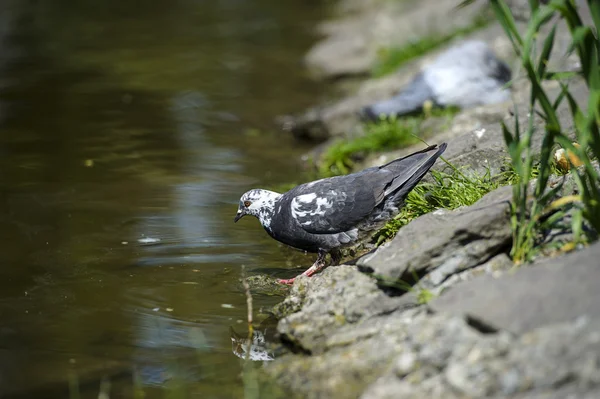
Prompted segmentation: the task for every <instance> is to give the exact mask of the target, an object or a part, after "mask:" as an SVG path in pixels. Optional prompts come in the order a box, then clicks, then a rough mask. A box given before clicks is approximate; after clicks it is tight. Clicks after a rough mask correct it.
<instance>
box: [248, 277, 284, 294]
mask: <svg viewBox="0 0 600 399" xmlns="http://www.w3.org/2000/svg"><path fill="white" fill-rule="evenodd" d="M246 281H247V282H248V286H249V287H250V291H251V292H252V293H253V294H262V295H279V296H284V295H285V294H287V292H288V291H289V289H288V287H287V286H285V285H283V284H280V283H279V281H278V279H276V278H273V277H271V276H267V275H264V274H256V275H252V276H248V277H246ZM238 289H239V290H240V291H242V292H243V291H244V287H243V284H242V280H241V279H240V280H239V281H238Z"/></svg>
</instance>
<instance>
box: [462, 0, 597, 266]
mask: <svg viewBox="0 0 600 399" xmlns="http://www.w3.org/2000/svg"><path fill="white" fill-rule="evenodd" d="M472 1H473V0H467V1H465V2H464V4H467V3H470V2H472ZM587 2H588V6H589V8H590V10H591V16H592V21H593V24H594V25H595V26H589V25H585V24H584V23H583V22H582V19H581V16H580V15H579V12H578V7H577V5H576V3H575V1H574V0H552V1H550V2H549V3H548V4H547V5H542V4H540V2H539V1H538V0H530V1H529V5H530V10H531V18H530V19H529V23H528V26H527V28H526V30H525V32H524V33H523V34H521V32H519V30H518V29H517V25H516V22H515V19H514V17H513V15H512V13H511V10H510V8H509V7H508V6H507V4H506V2H505V1H504V0H490V3H491V6H492V9H493V10H494V13H495V15H496V19H497V20H498V22H499V23H500V24H501V25H502V27H503V29H504V31H505V33H506V35H507V36H508V38H509V39H510V42H511V44H512V46H513V49H514V51H515V53H516V54H517V55H518V56H519V59H520V62H521V64H522V67H523V70H524V71H525V73H526V76H527V79H528V80H529V82H530V83H531V91H530V101H529V108H530V112H529V116H528V119H527V121H523V123H521V121H519V118H518V114H517V113H515V121H514V125H513V126H511V127H509V126H507V125H506V124H505V123H504V122H503V123H502V130H503V135H504V140H505V142H506V146H507V148H508V152H509V154H510V157H511V161H512V164H513V165H514V168H515V171H516V173H517V174H518V175H519V179H518V182H517V183H516V184H515V185H514V186H513V187H514V190H513V201H512V218H511V225H512V230H513V246H512V250H511V256H512V258H513V261H514V262H515V263H517V264H521V263H525V262H528V261H530V260H531V259H532V257H533V254H534V253H535V251H536V237H537V236H538V235H539V232H540V230H541V229H543V228H548V223H549V222H551V221H553V222H558V221H560V220H561V218H564V216H565V215H566V212H567V209H566V208H565V207H567V206H568V207H572V206H573V205H576V207H577V209H575V211H574V216H573V218H572V220H573V222H572V230H573V232H574V233H575V236H576V237H577V236H578V235H579V234H577V232H581V231H583V230H584V228H583V223H584V221H585V222H586V223H587V224H589V226H591V227H592V228H593V230H595V233H596V235H597V233H598V232H600V175H599V173H598V171H597V170H596V169H595V168H594V165H593V164H592V159H593V158H596V159H597V158H598V157H599V156H600V129H599V124H600V40H599V38H598V32H600V2H598V1H597V0H587ZM556 16H559V17H560V19H562V20H564V21H565V22H566V24H567V26H568V28H569V32H570V34H571V39H572V42H571V50H572V52H574V53H576V55H577V56H578V58H579V63H580V65H581V71H580V73H579V76H580V77H581V78H582V79H583V81H584V82H585V84H586V85H587V87H588V88H589V97H588V103H587V109H584V108H581V107H580V106H579V105H578V104H577V102H576V101H575V99H574V98H573V95H572V93H571V92H570V91H569V87H568V82H569V81H568V80H567V78H570V77H572V73H565V72H561V71H550V70H548V60H549V59H550V56H551V54H552V49H553V47H554V38H555V34H556V28H557V25H556V22H554V26H552V27H551V29H550V30H549V33H548V34H547V35H544V36H542V35H541V34H540V32H541V31H542V29H543V28H544V26H545V25H546V24H548V23H550V22H551V21H556V20H557V18H555V17H556ZM538 40H543V41H542V42H541V44H542V47H541V51H540V52H539V54H538V53H537V50H536V49H537V46H536V44H537V41H538ZM547 80H555V81H558V83H559V85H560V87H561V93H560V94H559V96H558V97H557V98H555V99H551V98H550V96H549V94H548V93H547V92H546V89H544V87H543V82H544V81H547ZM565 101H566V103H567V105H568V107H569V110H570V115H571V117H572V118H571V122H572V124H573V125H574V130H575V135H576V143H577V144H578V145H574V143H573V140H572V138H571V137H569V136H568V135H567V134H566V133H565V131H564V129H563V128H562V126H561V122H560V120H559V118H558V112H557V110H558V108H559V106H560V105H561V104H562V103H563V102H565ZM536 115H537V116H539V117H541V118H542V120H543V124H542V126H536V123H534V122H535V121H534V117H535V116H536ZM534 135H542V139H543V146H542V151H541V154H540V156H539V163H538V165H539V166H538V168H539V170H538V176H537V180H536V183H535V186H534V188H533V190H530V180H531V177H530V176H531V171H532V170H533V168H534V150H533V148H532V143H533V140H532V138H533V136H534ZM556 147H562V148H563V149H564V150H566V151H567V152H569V153H571V154H573V155H575V156H576V157H577V158H578V160H580V161H581V164H582V166H581V167H580V168H575V167H571V168H570V172H569V173H571V175H572V176H573V178H574V180H575V181H576V183H577V187H578V192H579V193H580V194H579V195H578V196H574V197H572V198H571V199H570V201H567V202H565V201H563V202H559V203H558V205H557V202H555V197H556V194H557V193H558V192H559V190H560V189H561V187H560V185H559V186H557V187H554V188H550V187H548V179H549V176H550V175H551V174H552V172H553V170H552V162H551V159H552V157H553V155H554V149H555V148H556ZM531 191H533V192H531ZM548 210H551V212H552V214H551V215H550V216H548Z"/></svg>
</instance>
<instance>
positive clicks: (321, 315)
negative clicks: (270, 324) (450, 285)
mask: <svg viewBox="0 0 600 399" xmlns="http://www.w3.org/2000/svg"><path fill="white" fill-rule="evenodd" d="M413 306H415V303H414V301H411V300H407V299H404V298H403V297H390V296H388V295H386V294H385V293H384V292H383V291H382V290H381V289H379V288H378V287H377V283H376V281H375V280H374V279H373V278H371V277H369V276H367V275H365V274H364V273H361V272H359V271H358V269H357V268H356V267H355V266H334V267H329V268H327V269H325V271H323V272H322V273H320V274H318V275H316V276H314V277H311V278H306V277H301V278H299V279H298V281H297V282H296V283H295V284H294V286H293V287H292V290H291V292H290V295H289V296H288V297H287V298H286V299H285V300H284V301H283V303H281V304H280V305H278V306H276V308H275V309H274V313H275V315H276V316H278V317H282V316H286V317H283V318H282V319H281V321H280V322H279V325H278V331H279V333H280V335H281V337H282V339H283V340H284V341H286V342H287V343H288V344H289V345H291V346H292V347H293V349H295V350H302V351H305V352H306V351H308V352H311V353H320V352H321V351H322V350H323V346H324V345H325V344H326V341H327V337H328V336H329V335H330V333H331V331H334V330H335V329H337V328H340V327H341V326H345V325H348V324H356V323H358V322H360V321H361V320H364V319H367V318H371V317H374V316H377V315H380V314H386V313H391V312H394V311H396V310H398V309H403V308H410V307H413Z"/></svg>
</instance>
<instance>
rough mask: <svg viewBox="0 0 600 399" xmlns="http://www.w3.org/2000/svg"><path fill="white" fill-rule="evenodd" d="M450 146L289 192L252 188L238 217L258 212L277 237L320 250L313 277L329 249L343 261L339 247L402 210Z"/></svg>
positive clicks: (355, 240) (308, 249)
mask: <svg viewBox="0 0 600 399" xmlns="http://www.w3.org/2000/svg"><path fill="white" fill-rule="evenodd" d="M446 146H447V145H446V143H443V144H441V145H440V146H439V147H438V146H436V145H433V146H430V147H427V148H425V149H424V150H421V151H418V152H415V153H413V154H410V155H407V156H405V157H403V158H399V159H396V160H394V161H392V162H390V163H387V164H385V165H383V166H375V167H372V168H368V169H364V170H362V171H360V172H357V173H352V174H349V175H345V176H335V177H330V178H325V179H321V180H317V181H313V182H310V183H305V184H301V185H299V186H297V187H294V188H293V189H291V190H290V191H288V192H286V193H284V194H279V193H276V192H273V191H269V190H263V189H252V190H250V191H247V192H246V193H244V195H242V197H241V198H240V202H239V206H238V210H237V214H236V216H235V219H234V222H237V221H238V220H240V219H241V218H243V217H244V216H246V215H252V216H255V217H256V218H258V220H259V221H260V223H261V224H262V226H263V227H264V229H265V230H266V231H267V233H268V234H269V235H270V236H271V237H272V238H274V239H275V240H277V241H279V242H282V243H283V244H286V245H288V246H290V247H293V248H296V249H299V250H302V251H306V252H312V253H317V260H316V261H315V263H314V264H313V265H312V266H311V267H310V268H309V269H308V270H306V271H305V272H304V273H302V275H304V276H308V277H310V276H312V275H314V274H315V273H317V272H319V271H320V270H322V269H323V268H325V267H326V266H327V264H326V257H327V254H329V255H330V257H331V262H330V264H331V265H337V264H339V262H340V260H341V253H340V249H342V248H345V247H349V246H353V245H355V244H357V243H358V242H360V241H362V240H366V239H367V238H369V237H370V236H372V234H373V233H374V232H376V231H377V230H378V229H380V228H381V227H383V226H384V225H385V223H386V222H387V221H388V220H390V219H391V218H393V217H394V216H395V215H397V214H398V212H399V211H400V208H401V207H402V205H403V203H404V199H405V198H406V196H407V195H408V193H409V192H410V191H411V190H412V189H413V188H414V187H415V186H416V185H417V183H418V182H419V181H420V180H421V179H422V178H423V176H425V174H426V173H427V171H428V170H429V169H430V168H431V167H432V166H433V164H434V163H435V161H436V160H437V158H438V157H439V156H440V155H442V153H443V152H444V151H445V150H446ZM294 280H295V278H292V279H287V280H279V282H280V283H282V284H292V283H293V282H294Z"/></svg>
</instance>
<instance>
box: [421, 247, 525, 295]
mask: <svg viewBox="0 0 600 399" xmlns="http://www.w3.org/2000/svg"><path fill="white" fill-rule="evenodd" d="M513 266H514V263H513V262H512V260H510V258H509V257H508V255H507V254H505V253H501V254H499V255H496V256H494V257H493V258H492V259H490V260H488V261H487V262H485V263H484V264H482V265H479V266H476V267H474V268H472V269H467V270H465V271H463V272H460V273H456V274H453V275H451V276H449V277H447V276H445V275H444V274H443V273H439V272H438V270H433V271H432V272H431V273H429V274H427V275H425V276H424V277H423V278H422V279H420V280H419V287H422V288H425V289H429V290H431V291H432V294H433V295H434V296H437V295H439V294H440V293H441V292H443V291H444V290H446V289H448V288H450V287H451V286H453V285H455V284H457V283H459V282H461V281H468V280H472V279H474V278H475V277H477V276H481V275H484V274H489V275H493V276H495V277H497V276H500V275H502V274H503V273H505V272H507V271H508V270H509V269H511V268H512V267H513ZM442 278H443V282H442V283H441V284H440V283H439V281H440V280H442Z"/></svg>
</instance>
